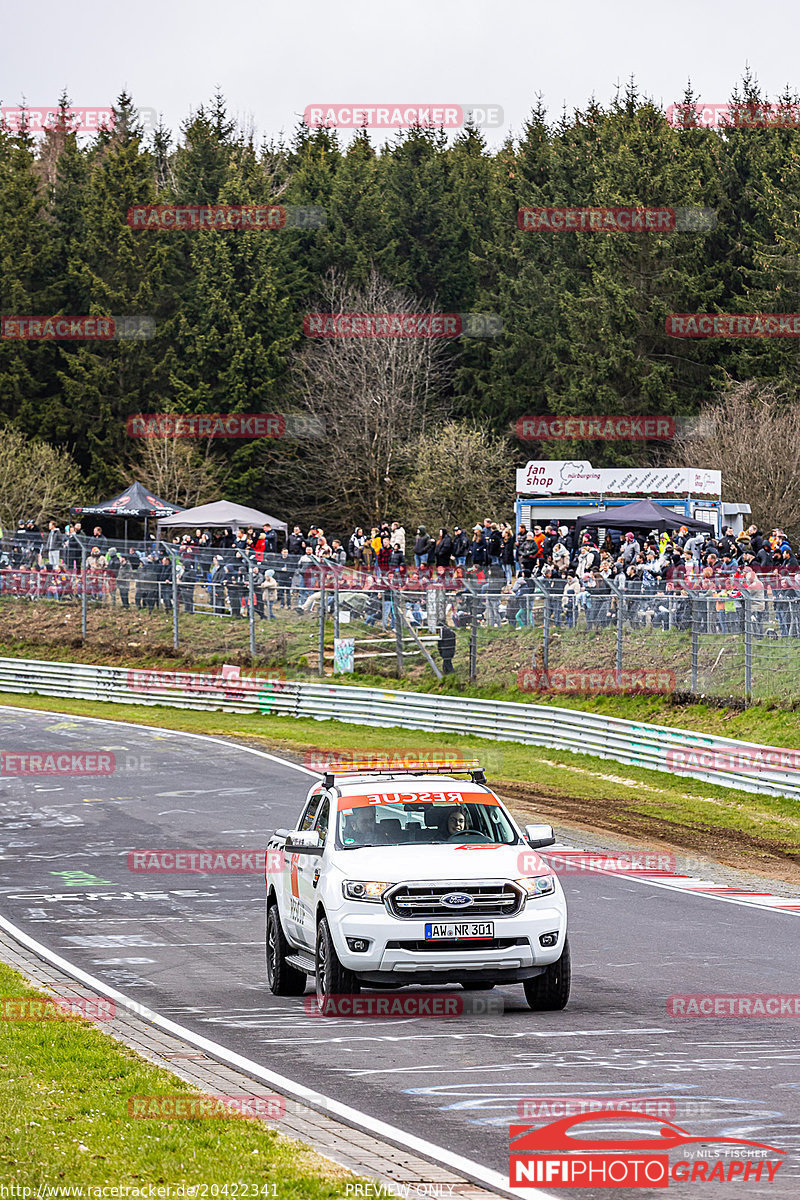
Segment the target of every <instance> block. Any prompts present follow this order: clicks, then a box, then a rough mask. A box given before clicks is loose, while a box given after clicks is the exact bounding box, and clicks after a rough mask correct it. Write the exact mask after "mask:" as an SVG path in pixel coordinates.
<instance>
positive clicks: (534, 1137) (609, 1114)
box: [510, 1109, 785, 1154]
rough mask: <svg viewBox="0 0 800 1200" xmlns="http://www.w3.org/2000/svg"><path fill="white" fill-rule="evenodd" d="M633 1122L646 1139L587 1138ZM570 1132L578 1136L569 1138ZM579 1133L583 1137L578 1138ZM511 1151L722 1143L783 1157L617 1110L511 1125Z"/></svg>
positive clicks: (738, 1141) (762, 1144)
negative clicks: (599, 1127) (597, 1129)
mask: <svg viewBox="0 0 800 1200" xmlns="http://www.w3.org/2000/svg"><path fill="white" fill-rule="evenodd" d="M609 1120H611V1121H614V1122H615V1123H617V1124H619V1123H620V1122H621V1121H633V1122H634V1123H635V1124H636V1125H638V1126H639V1127H643V1126H647V1125H649V1126H650V1128H651V1129H652V1130H653V1133H652V1135H651V1136H650V1137H642V1136H639V1137H637V1138H633V1139H631V1138H625V1139H620V1138H607V1137H595V1138H593V1137H592V1136H591V1133H592V1126H593V1125H595V1124H596V1123H600V1122H603V1121H606V1122H607V1121H609ZM573 1130H576V1131H578V1136H577V1137H575V1136H573V1132H572V1131H573ZM581 1133H583V1136H581ZM510 1140H511V1151H512V1153H514V1154H519V1153H520V1152H521V1151H523V1152H526V1153H529V1154H541V1153H543V1152H545V1151H555V1152H560V1153H568V1152H569V1151H578V1150H582V1151H591V1150H613V1149H617V1150H625V1151H628V1150H669V1149H676V1148H677V1147H678V1146H688V1145H692V1144H697V1145H700V1144H702V1143H704V1142H714V1143H725V1144H727V1145H730V1146H757V1147H759V1148H760V1149H762V1150H771V1151H772V1152H773V1153H774V1154H784V1153H785V1151H784V1150H779V1149H778V1148H777V1146H768V1145H767V1144H766V1143H765V1142H749V1141H745V1139H744V1138H735V1137H718V1136H717V1135H716V1134H713V1133H712V1134H705V1135H704V1136H702V1137H696V1136H693V1135H692V1134H691V1133H687V1131H686V1130H685V1129H682V1128H681V1126H680V1125H675V1124H674V1123H673V1122H672V1121H665V1120H663V1119H662V1118H661V1117H651V1116H648V1115H647V1114H646V1113H620V1112H619V1110H617V1109H606V1110H603V1111H602V1112H594V1113H580V1114H578V1115H577V1116H570V1117H562V1118H561V1120H560V1121H551V1122H550V1123H549V1124H547V1125H543V1126H541V1127H539V1128H532V1127H531V1126H530V1125H512V1126H511V1127H510Z"/></svg>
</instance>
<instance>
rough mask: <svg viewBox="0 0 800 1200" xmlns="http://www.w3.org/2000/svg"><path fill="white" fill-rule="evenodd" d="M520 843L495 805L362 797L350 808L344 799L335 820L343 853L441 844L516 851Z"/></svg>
mask: <svg viewBox="0 0 800 1200" xmlns="http://www.w3.org/2000/svg"><path fill="white" fill-rule="evenodd" d="M520 840H521V839H520V836H519V834H518V833H517V831H516V830H515V829H514V826H513V825H512V824H511V822H510V820H509V819H508V817H507V816H506V814H505V813H504V812H503V810H502V808H501V807H500V806H499V804H497V803H488V804H481V803H461V804H459V803H456V804H453V803H448V802H444V803H440V802H434V801H420V800H411V801H401V800H397V801H389V800H387V801H383V800H382V801H381V802H380V803H365V801H364V798H363V797H359V798H358V799H357V800H356V801H355V802H354V803H353V804H352V805H350V806H348V800H347V797H345V798H344V801H343V807H341V808H340V809H339V812H338V815H337V820H336V844H337V846H339V848H340V849H344V850H356V849H359V848H360V847H362V846H406V845H413V846H424V845H441V844H442V843H449V844H450V845H456V846H457V845H470V844H483V845H504V846H514V845H516V844H517V843H519V842H520Z"/></svg>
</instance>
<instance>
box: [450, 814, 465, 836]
mask: <svg viewBox="0 0 800 1200" xmlns="http://www.w3.org/2000/svg"><path fill="white" fill-rule="evenodd" d="M466 828H467V818H466V817H465V816H464V813H463V812H462V811H461V809H460V808H454V809H453V811H452V812H451V813H450V814H449V816H448V818H447V833H448V835H449V836H450V837H452V835H453V834H454V833H463V832H464V830H465V829H466Z"/></svg>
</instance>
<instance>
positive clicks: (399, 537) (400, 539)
mask: <svg viewBox="0 0 800 1200" xmlns="http://www.w3.org/2000/svg"><path fill="white" fill-rule="evenodd" d="M389 541H390V542H391V544H392V549H393V550H394V548H395V547H398V548H399V550H400V553H401V554H402V556H403V562H405V561H406V531H405V529H404V528H403V526H402V525H401V524H400V522H399V521H392V532H391V534H390V535H389Z"/></svg>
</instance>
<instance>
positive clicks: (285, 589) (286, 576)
mask: <svg viewBox="0 0 800 1200" xmlns="http://www.w3.org/2000/svg"><path fill="white" fill-rule="evenodd" d="M293 574H294V567H293V566H292V564H291V562H290V561H289V551H288V550H287V548H286V546H284V547H283V549H282V550H281V553H280V557H279V559H278V565H277V567H276V568H275V580H276V583H277V586H278V601H279V603H280V606H281V608H289V607H290V606H291V596H290V593H291V590H292V575H293Z"/></svg>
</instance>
